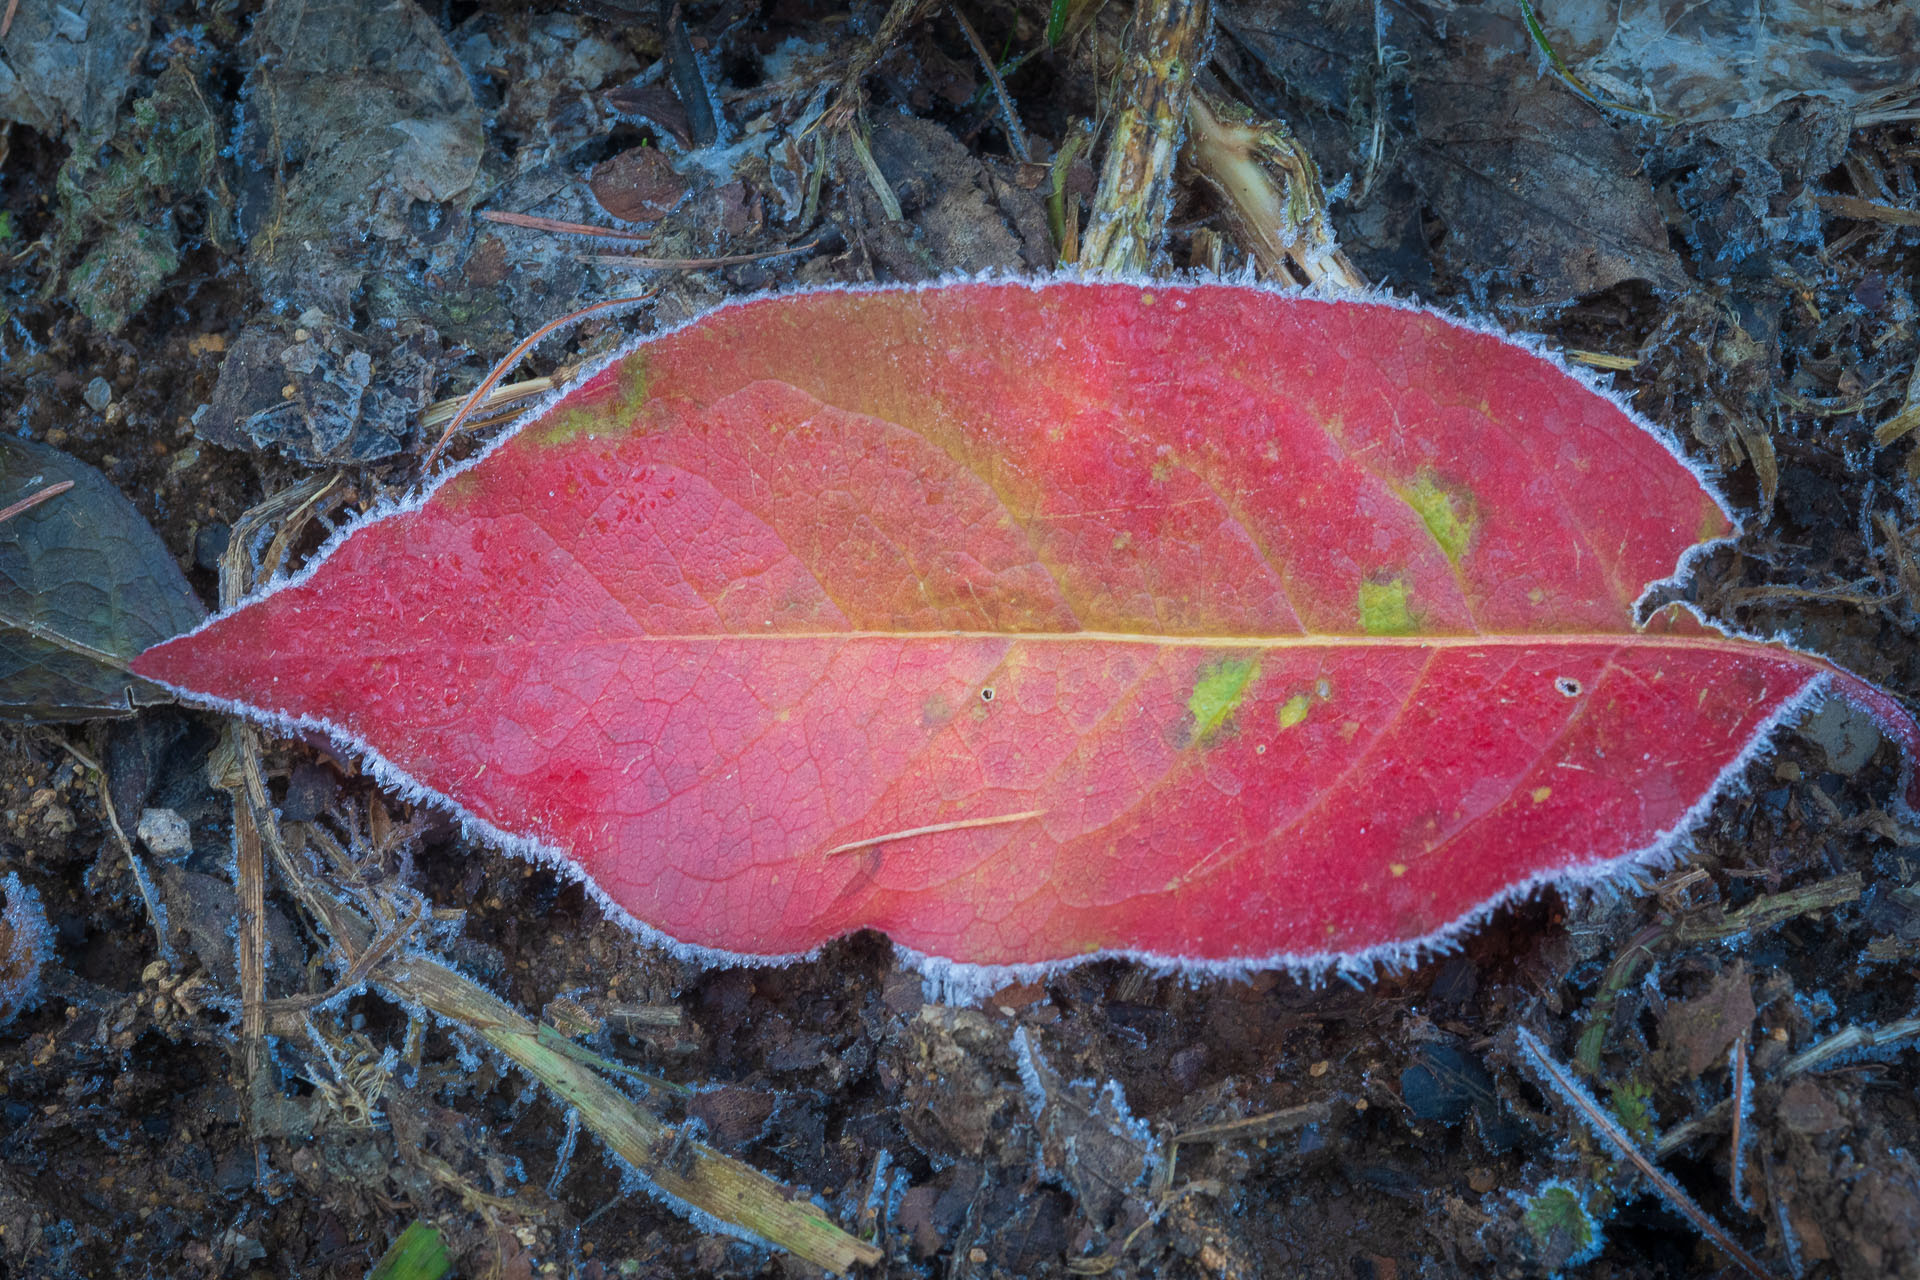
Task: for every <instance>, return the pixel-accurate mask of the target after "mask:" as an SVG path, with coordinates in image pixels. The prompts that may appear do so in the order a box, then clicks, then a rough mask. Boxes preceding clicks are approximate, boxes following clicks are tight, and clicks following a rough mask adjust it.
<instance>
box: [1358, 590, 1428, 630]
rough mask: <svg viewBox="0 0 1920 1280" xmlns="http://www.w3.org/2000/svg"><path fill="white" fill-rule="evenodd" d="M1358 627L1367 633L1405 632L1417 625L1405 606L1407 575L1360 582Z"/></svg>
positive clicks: (1417, 627) (1415, 627)
mask: <svg viewBox="0 0 1920 1280" xmlns="http://www.w3.org/2000/svg"><path fill="white" fill-rule="evenodd" d="M1360 629H1361V630H1362V631H1364V632H1366V633H1367V634H1368V635H1370V636H1408V635H1412V634H1413V633H1414V632H1416V631H1418V630H1419V629H1420V627H1419V624H1417V623H1416V622H1414V620H1413V614H1412V613H1411V612H1409V611H1408V609H1407V583H1406V579H1404V578H1392V579H1389V580H1388V581H1386V582H1362V583H1361V584H1360Z"/></svg>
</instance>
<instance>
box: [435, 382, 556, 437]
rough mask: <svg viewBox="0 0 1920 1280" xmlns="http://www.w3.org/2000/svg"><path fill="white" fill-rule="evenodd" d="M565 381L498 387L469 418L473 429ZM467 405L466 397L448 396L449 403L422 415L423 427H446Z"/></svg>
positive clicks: (439, 405) (440, 404)
mask: <svg viewBox="0 0 1920 1280" xmlns="http://www.w3.org/2000/svg"><path fill="white" fill-rule="evenodd" d="M563 381H565V379H564V378H559V377H542V378H525V379H522V380H521V381H519V382H509V383H507V384H506V385H505V386H500V387H495V388H494V389H493V390H492V391H491V392H489V393H488V395H487V398H486V400H485V401H484V402H483V403H482V404H481V405H480V406H479V407H478V408H476V409H475V410H474V411H473V413H472V414H471V415H469V416H468V418H467V424H468V426H470V427H474V428H478V427H480V426H481V425H483V424H484V423H486V422H488V421H491V420H494V419H498V418H500V417H503V416H507V415H509V414H511V413H513V412H514V411H515V410H514V406H515V405H517V404H519V403H520V402H521V401H522V400H530V399H532V398H533V397H534V396H541V395H545V394H546V393H547V392H549V391H551V390H553V389H554V387H556V386H558V385H559V384H560V383H561V382H563ZM466 402H467V397H466V396H448V397H447V398H446V399H445V400H435V401H434V402H433V403H432V404H430V405H428V406H427V407H426V409H425V410H424V411H422V412H421V414H420V425H421V426H422V427H423V428H425V429H426V430H429V431H431V430H432V429H433V428H435V427H444V426H446V425H447V423H449V422H452V421H453V420H454V418H456V417H457V416H459V413H460V406H461V405H463V404H465V403H466Z"/></svg>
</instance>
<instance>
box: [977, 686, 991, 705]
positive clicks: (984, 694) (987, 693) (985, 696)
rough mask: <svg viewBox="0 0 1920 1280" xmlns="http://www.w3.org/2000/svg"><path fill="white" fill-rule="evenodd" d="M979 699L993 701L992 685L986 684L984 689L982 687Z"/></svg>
mask: <svg viewBox="0 0 1920 1280" xmlns="http://www.w3.org/2000/svg"><path fill="white" fill-rule="evenodd" d="M980 701H982V702H992V701H993V686H992V685H988V686H987V687H986V688H984V689H982V690H981V691H980Z"/></svg>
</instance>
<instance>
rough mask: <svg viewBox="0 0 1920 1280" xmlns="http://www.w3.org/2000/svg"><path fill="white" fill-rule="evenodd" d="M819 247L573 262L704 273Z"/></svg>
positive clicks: (589, 257)
mask: <svg viewBox="0 0 1920 1280" xmlns="http://www.w3.org/2000/svg"><path fill="white" fill-rule="evenodd" d="M818 243H820V242H819V241H818V240H809V241H807V242H806V243H805V244H797V245H794V246H793V247H792V248H791V249H768V250H765V251H764V252H761V253H729V254H724V255H717V256H715V257H711V258H643V257H641V256H640V255H639V254H637V253H580V254H575V255H574V261H576V262H586V263H590V264H592V265H593V266H596V267H627V268H630V269H631V270H635V271H706V270H708V269H710V268H712V267H737V266H740V265H742V264H744V263H748V262H765V261H766V260H767V259H769V258H784V257H787V256H788V255H789V254H795V253H805V252H806V251H807V250H809V249H811V248H813V247H814V246H815V245H816V244H818Z"/></svg>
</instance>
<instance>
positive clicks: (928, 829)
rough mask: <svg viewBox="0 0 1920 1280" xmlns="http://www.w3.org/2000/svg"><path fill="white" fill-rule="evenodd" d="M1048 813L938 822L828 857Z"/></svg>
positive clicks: (855, 844)
mask: <svg viewBox="0 0 1920 1280" xmlns="http://www.w3.org/2000/svg"><path fill="white" fill-rule="evenodd" d="M1046 812H1047V811H1046V810H1045V809H1029V810H1027V811H1026V812H1025V813H1002V814H998V815H996V816H995V817H991V818H965V819H962V820H961V821H959V822H936V823H933V824H931V825H930V826H925V827H909V828H907V829H906V830H905V831H889V832H887V834H885V835H883V836H868V837H867V838H866V839H865V840H854V841H852V842H850V843H848V844H842V845H835V846H834V847H833V848H831V849H829V850H827V854H826V856H828V857H832V856H833V855H834V854H836V853H852V852H853V851H854V850H855V849H870V848H872V847H873V846H874V845H876V844H889V843H891V842H892V841H895V840H906V839H910V838H911V837H913V836H935V835H939V834H940V833H941V832H943V831H965V830H968V829H970V828H972V827H997V826H999V825H1000V824H1002V823H1005V822H1026V821H1027V820H1029V819H1031V818H1040V817H1045V816H1046Z"/></svg>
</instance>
